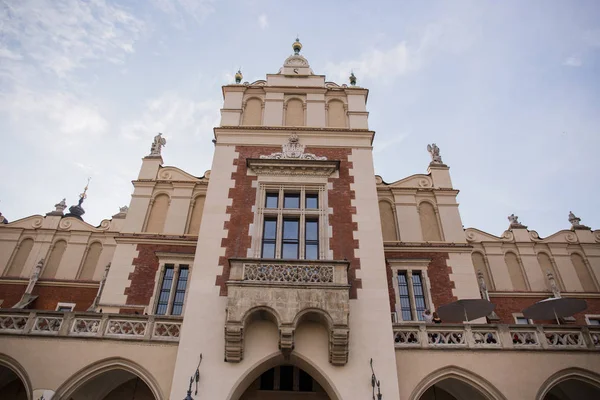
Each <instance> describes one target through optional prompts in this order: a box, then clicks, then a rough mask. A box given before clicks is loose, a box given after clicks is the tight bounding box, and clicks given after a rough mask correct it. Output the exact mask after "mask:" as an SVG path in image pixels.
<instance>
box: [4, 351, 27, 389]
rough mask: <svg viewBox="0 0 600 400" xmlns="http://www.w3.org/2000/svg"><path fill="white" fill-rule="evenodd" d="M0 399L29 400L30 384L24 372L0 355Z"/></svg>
mask: <svg viewBox="0 0 600 400" xmlns="http://www.w3.org/2000/svg"><path fill="white" fill-rule="evenodd" d="M0 399H14V400H29V399H31V383H30V382H29V377H28V376H27V374H26V372H25V370H24V369H23V367H22V366H21V365H20V364H19V363H18V362H17V361H16V360H15V359H13V358H12V357H9V356H7V355H4V354H0Z"/></svg>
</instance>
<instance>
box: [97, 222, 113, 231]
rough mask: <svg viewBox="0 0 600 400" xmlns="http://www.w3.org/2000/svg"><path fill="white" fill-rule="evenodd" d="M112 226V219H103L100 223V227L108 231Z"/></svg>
mask: <svg viewBox="0 0 600 400" xmlns="http://www.w3.org/2000/svg"><path fill="white" fill-rule="evenodd" d="M109 228H110V220H108V219H103V220H102V222H100V225H98V229H100V230H102V231H106V230H108V229H109Z"/></svg>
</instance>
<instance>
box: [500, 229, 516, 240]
mask: <svg viewBox="0 0 600 400" xmlns="http://www.w3.org/2000/svg"><path fill="white" fill-rule="evenodd" d="M500 237H501V238H502V239H504V240H506V241H508V242H512V241H514V240H515V235H514V234H513V233H512V232H511V231H504V232H503V233H502V236H500Z"/></svg>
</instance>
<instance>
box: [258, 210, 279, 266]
mask: <svg viewBox="0 0 600 400" xmlns="http://www.w3.org/2000/svg"><path fill="white" fill-rule="evenodd" d="M276 244H277V218H276V217H275V218H272V217H269V218H265V223H264V226H263V240H262V252H261V258H275V246H276Z"/></svg>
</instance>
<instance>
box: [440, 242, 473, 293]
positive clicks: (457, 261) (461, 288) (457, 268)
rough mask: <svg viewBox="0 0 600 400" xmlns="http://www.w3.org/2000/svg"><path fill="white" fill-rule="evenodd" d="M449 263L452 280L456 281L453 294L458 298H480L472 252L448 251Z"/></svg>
mask: <svg viewBox="0 0 600 400" xmlns="http://www.w3.org/2000/svg"><path fill="white" fill-rule="evenodd" d="M447 264H448V266H449V267H450V268H452V273H451V274H450V280H451V281H453V282H454V289H452V294H453V295H454V296H456V297H457V298H458V299H478V298H480V297H481V295H480V294H479V284H478V283H477V276H476V275H475V269H474V267H473V259H472V258H471V252H464V253H454V252H453V253H448V261H447ZM440 305H441V304H440Z"/></svg>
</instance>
